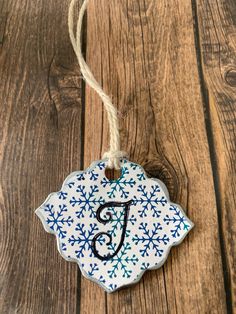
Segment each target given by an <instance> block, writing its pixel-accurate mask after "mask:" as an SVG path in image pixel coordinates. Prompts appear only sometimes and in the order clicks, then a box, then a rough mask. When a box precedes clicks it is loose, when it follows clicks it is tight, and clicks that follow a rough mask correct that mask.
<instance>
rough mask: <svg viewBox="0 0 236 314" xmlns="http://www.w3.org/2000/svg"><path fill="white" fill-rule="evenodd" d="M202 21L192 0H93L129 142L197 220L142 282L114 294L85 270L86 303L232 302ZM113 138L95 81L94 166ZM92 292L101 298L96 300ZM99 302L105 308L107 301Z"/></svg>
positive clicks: (180, 309)
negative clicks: (206, 100) (202, 71)
mask: <svg viewBox="0 0 236 314" xmlns="http://www.w3.org/2000/svg"><path fill="white" fill-rule="evenodd" d="M193 22H194V21H193V12H192V3H191V2H190V1H185V2H184V3H181V4H178V2H176V1H168V2H165V1H160V2H158V3H157V2H156V1H151V0H149V1H145V2H144V1H120V2H119V4H118V3H117V2H116V1H110V2H109V5H107V2H106V1H93V2H92V3H91V5H90V8H89V11H88V27H87V61H88V63H89V64H90V66H91V68H92V70H93V73H94V74H95V77H96V78H97V79H98V80H99V81H100V82H102V84H103V87H104V89H105V90H106V91H107V92H108V94H109V95H113V99H114V102H115V103H116V104H117V106H118V108H119V111H120V116H121V121H122V125H121V134H122V143H123V149H125V150H127V151H128V152H129V153H130V158H131V160H135V161H137V162H138V163H140V164H142V165H144V166H146V169H147V171H148V172H149V173H150V174H151V175H152V176H155V177H161V178H162V179H163V181H164V182H165V183H166V184H167V186H168V188H169V190H170V191H171V196H172V199H173V200H174V201H176V202H178V203H180V204H181V205H182V206H183V207H184V208H186V209H187V212H188V215H189V217H190V218H191V219H192V220H193V221H194V222H195V224H196V227H195V229H194V231H193V232H191V234H190V235H189V237H188V238H187V239H186V241H185V242H184V243H183V244H182V245H181V246H180V247H178V248H176V249H174V250H172V253H171V256H170V257H169V260H168V262H167V264H166V265H165V266H164V267H163V268H162V269H160V270H157V271H154V272H152V273H149V274H147V275H146V276H144V278H143V279H142V280H141V282H140V283H139V284H137V285H136V286H135V287H131V288H127V289H125V290H122V291H120V292H117V293H114V294H112V295H105V294H103V293H98V292H97V291H98V290H97V287H95V285H94V284H91V283H90V282H88V281H87V280H84V279H82V287H81V291H86V294H84V295H83V297H82V298H81V312H82V313H92V312H94V307H95V306H96V304H98V302H100V304H104V303H105V304H107V312H108V313H113V312H115V311H117V312H119V313H126V312H127V313H128V312H132V313H168V312H171V313H189V312H190V313H209V312H212V313H224V312H225V311H226V295H225V289H224V280H223V270H222V261H221V257H220V255H221V249H220V234H219V232H218V216H217V205H216V199H215V187H214V180H213V174H212V167H211V159H210V151H209V142H208V137H207V131H206V124H205V119H204V106H203V97H202V93H201V89H200V84H199V81H200V77H199V70H198V65H197V58H196V47H195V36H194V23H193ZM189 69H191V71H189ZM91 124H92V125H94V128H91ZM94 130H96V133H95V132H94ZM186 130H187V132H186ZM101 134H102V137H101ZM107 144H108V126H107V121H106V116H105V114H104V112H103V110H102V105H101V103H100V101H99V99H98V98H97V96H96V95H95V94H94V92H93V91H91V90H90V89H89V88H87V90H86V111H85V166H87V165H88V164H89V163H90V162H91V161H92V160H93V159H96V158H98V156H101V155H102V152H104V151H105V149H106V148H107ZM91 146H92V147H93V149H92V150H91V149H90V148H91ZM206 222H208V223H207V225H206ZM183 287H184V288H183ZM86 295H89V297H87V298H86ZM91 296H93V297H92V299H93V300H94V302H91V301H90V302H88V299H90V300H91ZM204 299H205V300H207V302H203V301H202V300H204ZM99 300H100V301H99ZM101 300H104V301H101ZM219 300H220V301H219ZM99 309H100V311H98V310H99ZM99 309H97V311H98V313H104V308H103V307H102V308H99Z"/></svg>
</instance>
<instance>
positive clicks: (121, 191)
mask: <svg viewBox="0 0 236 314" xmlns="http://www.w3.org/2000/svg"><path fill="white" fill-rule="evenodd" d="M128 174H129V169H128V168H127V167H123V168H122V174H121V176H120V178H119V179H117V180H114V181H110V180H108V179H107V178H106V177H104V178H103V179H102V181H101V185H102V186H103V187H104V188H108V192H107V195H108V196H109V198H115V197H116V196H117V195H119V196H121V197H122V198H127V197H128V196H129V193H130V192H129V189H130V188H133V187H134V185H135V181H134V179H133V178H129V179H127V175H128ZM127 187H129V188H128V189H127Z"/></svg>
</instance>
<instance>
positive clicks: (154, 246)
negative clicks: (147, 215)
mask: <svg viewBox="0 0 236 314" xmlns="http://www.w3.org/2000/svg"><path fill="white" fill-rule="evenodd" d="M148 227H149V226H148V223H144V222H141V224H140V226H139V230H141V231H142V236H139V235H137V234H136V235H135V236H134V237H133V241H134V243H135V244H136V245H139V244H141V246H140V250H139V252H140V253H141V255H142V256H143V257H144V256H149V254H150V252H151V251H152V252H155V256H159V257H161V256H162V254H163V252H164V250H163V249H160V247H159V245H160V243H162V244H164V245H167V243H168V242H169V241H170V239H169V238H168V236H167V235H166V234H164V235H162V236H161V235H159V231H160V230H162V226H161V224H160V223H154V224H153V228H152V229H149V228H148Z"/></svg>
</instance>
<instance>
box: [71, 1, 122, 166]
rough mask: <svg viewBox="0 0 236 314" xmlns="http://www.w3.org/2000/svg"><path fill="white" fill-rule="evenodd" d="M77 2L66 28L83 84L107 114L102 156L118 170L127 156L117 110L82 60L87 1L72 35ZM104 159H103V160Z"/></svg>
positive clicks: (73, 4)
mask: <svg viewBox="0 0 236 314" xmlns="http://www.w3.org/2000/svg"><path fill="white" fill-rule="evenodd" d="M78 1H79V0H72V1H71V4H70V7H69V14H68V26H69V34H70V39H71V43H72V46H73V48H74V51H75V54H76V56H77V59H78V63H79V66H80V71H81V74H82V75H83V78H84V80H85V82H86V83H87V84H88V85H89V86H90V87H91V88H93V89H94V90H95V91H96V92H97V93H98V95H99V96H100V98H101V99H102V101H103V104H104V108H105V110H106V112H107V117H108V122H109V128H110V150H109V151H108V152H106V153H105V154H104V156H105V157H106V158H108V167H109V168H116V169H119V168H120V158H123V157H124V156H126V155H127V154H126V153H125V152H122V151H121V150H120V133H119V123H118V115H117V109H116V108H115V106H114V105H113V103H112V101H111V98H110V97H109V96H108V95H107V94H106V93H105V92H104V90H103V89H102V87H101V85H100V84H99V83H98V82H97V81H96V79H95V78H94V76H93V74H92V72H91V70H90V68H89V67H88V65H87V63H86V62H85V60H84V57H83V54H82V47H81V30H82V24H83V17H84V14H85V11H86V9H87V6H88V2H89V0H85V1H84V2H83V4H82V6H81V9H80V12H79V17H78V21H77V27H76V32H75V33H74V7H75V5H76V3H77V2H78ZM105 157H104V158H105Z"/></svg>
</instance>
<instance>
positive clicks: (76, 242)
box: [36, 0, 193, 292]
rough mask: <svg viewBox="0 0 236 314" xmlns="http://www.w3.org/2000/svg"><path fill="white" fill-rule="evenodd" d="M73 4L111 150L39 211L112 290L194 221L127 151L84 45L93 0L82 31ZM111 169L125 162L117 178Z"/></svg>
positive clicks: (62, 245) (158, 261)
mask: <svg viewBox="0 0 236 314" xmlns="http://www.w3.org/2000/svg"><path fill="white" fill-rule="evenodd" d="M77 1H78V0H72V2H71V5H70V9H69V19H68V23H69V33H70V38H71V42H72V45H73V48H74V51H75V53H76V56H77V59H78V62H79V65H80V69H81V73H82V75H83V77H84V79H85V81H86V82H87V83H88V84H89V85H90V87H92V88H93V89H94V90H95V91H96V92H97V93H98V95H99V96H100V97H101V99H102V101H103V104H104V108H105V110H106V112H107V118H108V122H109V127H110V150H109V151H108V152H107V153H105V154H104V158H103V160H100V161H97V162H94V163H93V164H92V165H91V166H90V167H89V168H88V169H87V170H85V171H80V172H74V173H72V174H70V175H69V177H67V179H66V180H65V182H64V184H63V186H62V188H61V190H60V191H59V192H57V193H52V194H50V195H49V196H48V198H47V199H46V201H45V202H44V203H43V204H42V205H41V206H40V207H39V208H38V209H37V210H36V214H37V215H38V216H39V218H40V219H41V221H42V223H43V226H44V228H45V230H46V231H47V232H50V233H52V234H54V235H55V236H56V239H57V246H58V250H59V252H60V254H61V255H62V256H63V257H64V258H65V259H66V260H68V261H72V262H76V263H77V264H78V265H79V267H80V270H81V272H82V274H83V275H84V276H85V277H86V278H88V279H90V280H92V281H94V282H96V283H97V284H99V285H100V286H101V287H103V288H104V289H105V290H106V291H107V292H113V291H115V290H117V289H119V288H121V287H123V286H127V285H130V284H133V283H135V282H137V281H138V280H140V278H141V277H142V275H143V274H144V272H145V271H146V270H148V269H156V268H158V267H160V266H161V265H162V264H163V263H164V262H165V260H166V258H167V256H168V254H169V251H170V249H171V247H172V246H174V245H177V244H179V243H180V242H181V241H182V240H183V239H184V237H185V236H186V235H187V233H188V232H189V231H190V229H191V228H192V227H193V223H192V222H191V221H190V220H189V219H188V218H187V217H186V216H185V214H184V212H183V210H182V209H181V207H180V206H179V205H177V204H174V203H171V202H170V200H169V194H168V191H167V189H166V187H165V185H164V184H163V183H162V182H161V181H159V180H157V179H151V178H148V177H147V175H146V174H145V172H144V170H143V168H142V167H141V166H140V165H137V164H135V163H133V162H130V161H129V160H128V159H127V158H125V156H126V155H127V154H126V153H125V152H123V151H120V137H119V125H118V115H117V110H116V108H115V106H114V105H113V104H112V102H111V99H110V98H109V97H108V96H107V95H106V94H105V93H104V91H103V90H102V87H101V86H100V85H99V84H98V82H97V81H96V80H95V78H94V77H93V75H92V73H91V71H90V69H89V67H88V66H87V64H86V62H85V60H84V58H83V56H82V52H81V28H82V20H83V16H84V13H85V10H86V7H87V4H88V1H89V0H85V1H84V2H83V5H82V7H81V10H80V14H79V18H78V22H77V27H76V29H77V32H78V33H77V34H76V35H74V33H73V30H74V22H73V11H74V6H75V4H76V2H77ZM107 168H115V169H120V177H119V178H118V179H116V180H109V179H108V178H107V177H106V174H105V171H106V169H107Z"/></svg>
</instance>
